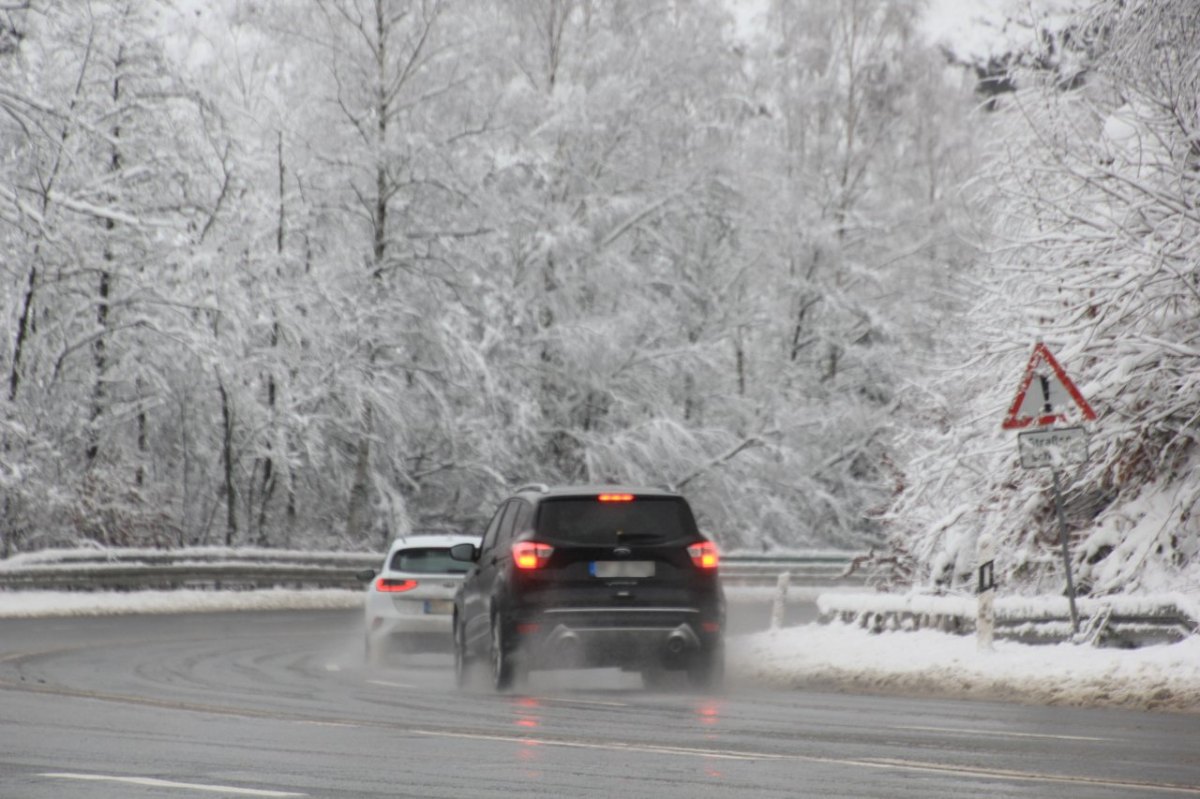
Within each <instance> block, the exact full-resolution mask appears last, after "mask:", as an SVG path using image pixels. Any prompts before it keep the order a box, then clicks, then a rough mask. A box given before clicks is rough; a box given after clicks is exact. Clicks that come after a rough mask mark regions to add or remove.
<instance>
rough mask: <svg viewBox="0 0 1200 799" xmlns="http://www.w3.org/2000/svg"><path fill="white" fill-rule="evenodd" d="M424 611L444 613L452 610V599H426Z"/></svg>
mask: <svg viewBox="0 0 1200 799" xmlns="http://www.w3.org/2000/svg"><path fill="white" fill-rule="evenodd" d="M425 612H426V613H436V614H438V615H446V614H448V613H453V612H454V600H453V599H426V600H425Z"/></svg>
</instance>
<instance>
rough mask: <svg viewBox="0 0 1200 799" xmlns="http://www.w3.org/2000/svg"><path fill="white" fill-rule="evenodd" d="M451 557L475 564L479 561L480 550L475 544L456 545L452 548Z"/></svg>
mask: <svg viewBox="0 0 1200 799" xmlns="http://www.w3.org/2000/svg"><path fill="white" fill-rule="evenodd" d="M450 557H451V558H453V559H454V560H461V561H465V562H466V563H474V562H475V561H477V560H479V550H478V549H477V548H476V547H475V545H474V544H455V545H454V546H452V547H450Z"/></svg>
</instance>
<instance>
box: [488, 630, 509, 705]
mask: <svg viewBox="0 0 1200 799" xmlns="http://www.w3.org/2000/svg"><path fill="white" fill-rule="evenodd" d="M491 655H492V687H493V688H495V689H496V690H497V691H507V690H508V689H509V688H511V687H512V683H513V662H512V657H511V656H510V655H509V653H508V652H505V651H504V623H503V621H502V620H501V619H500V618H499V617H496V618H493V619H492V652H491Z"/></svg>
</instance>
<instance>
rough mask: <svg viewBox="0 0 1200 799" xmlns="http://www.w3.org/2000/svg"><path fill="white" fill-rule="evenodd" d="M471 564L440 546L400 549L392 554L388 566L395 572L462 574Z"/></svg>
mask: <svg viewBox="0 0 1200 799" xmlns="http://www.w3.org/2000/svg"><path fill="white" fill-rule="evenodd" d="M470 566H471V564H469V563H466V562H464V561H461V560H454V559H453V558H451V557H450V550H449V549H445V548H442V547H427V548H424V549H401V550H399V551H397V552H396V554H394V555H392V562H391V563H389V564H388V567H389V568H390V569H391V570H392V571H397V572H416V573H417V574H463V573H464V572H466V570H467V569H468V568H470Z"/></svg>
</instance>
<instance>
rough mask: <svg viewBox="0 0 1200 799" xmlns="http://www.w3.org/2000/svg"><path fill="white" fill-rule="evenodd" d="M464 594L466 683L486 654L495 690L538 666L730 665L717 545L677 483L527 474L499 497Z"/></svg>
mask: <svg viewBox="0 0 1200 799" xmlns="http://www.w3.org/2000/svg"><path fill="white" fill-rule="evenodd" d="M450 555H451V557H453V558H455V559H457V560H463V561H468V562H470V563H471V564H472V567H471V569H470V570H468V572H467V576H466V579H465V580H464V582H463V584H462V586H461V587H460V588H459V590H458V593H457V595H456V596H455V599H454V665H455V674H456V677H457V679H458V683H459V685H460V686H461V685H463V684H464V683H465V682H466V679H467V673H468V669H469V667H470V666H471V665H472V663H473V662H474V661H476V660H486V661H487V662H488V663H489V664H490V666H491V676H492V683H493V685H494V686H495V688H496V689H497V690H504V689H506V688H508V687H509V686H510V685H511V684H512V682H513V680H514V678H515V677H517V676H518V675H520V674H522V673H523V672H524V671H526V670H528V669H531V668H584V667H596V666H620V667H622V668H625V669H627V670H632V669H637V670H640V671H641V672H642V674H643V677H644V679H645V681H646V683H647V684H648V685H653V684H655V683H656V682H657V681H658V680H659V679H660V678H661V677H662V676H663V675H664V672H665V671H666V670H676V669H686V670H687V674H688V677H689V679H690V681H691V683H692V684H693V685H696V686H701V687H711V686H715V685H716V684H718V683H719V682H720V681H721V679H722V678H723V675H724V667H725V649H724V637H723V632H724V631H723V627H724V623H725V597H724V594H723V593H722V591H721V585H720V582H719V581H718V579H717V561H718V555H717V549H716V546H715V545H714V544H713V543H712V542H711V541H709V540H708V539H706V538H705V537H704V536H702V535H701V534H700V532H699V530H697V528H696V520H695V518H694V517H693V516H692V510H691V507H690V506H689V505H688V503H687V500H685V499H684V498H683V497H682V496H680V495H679V494H677V493H674V492H672V491H663V490H658V489H641V488H627V487H621V486H592V487H587V486H585V487H578V486H576V487H568V488H548V487H546V486H542V485H536V486H525V487H524V488H521V489H518V490H517V492H516V493H515V494H514V495H513V496H512V497H510V498H509V499H507V500H505V501H504V502H502V503H501V504H500V507H499V508H498V509H497V510H496V513H495V515H494V516H493V517H492V520H491V522H490V523H489V524H488V527H487V532H485V533H484V535H483V540H482V541H481V542H480V546H478V547H476V546H473V545H472V544H461V545H459V546H456V547H453V548H452V549H451V550H450Z"/></svg>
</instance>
